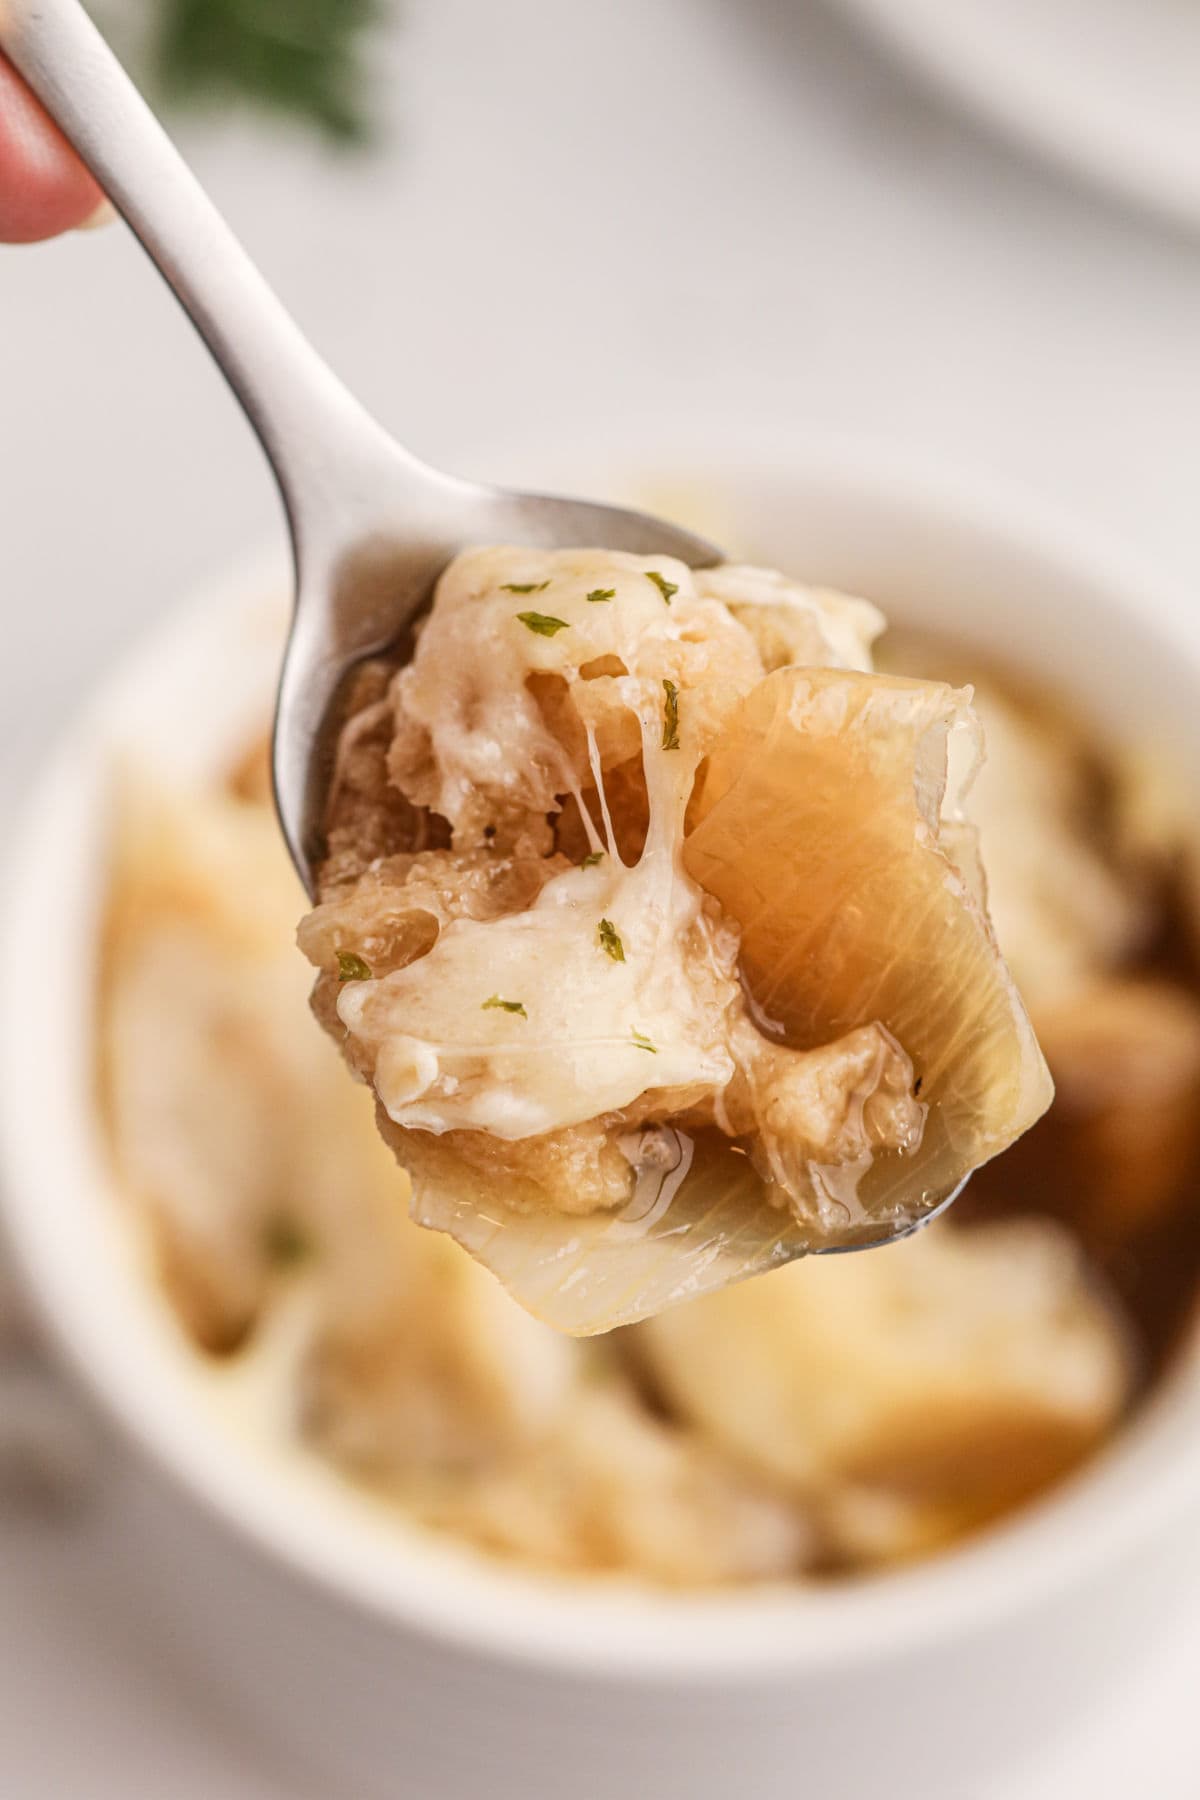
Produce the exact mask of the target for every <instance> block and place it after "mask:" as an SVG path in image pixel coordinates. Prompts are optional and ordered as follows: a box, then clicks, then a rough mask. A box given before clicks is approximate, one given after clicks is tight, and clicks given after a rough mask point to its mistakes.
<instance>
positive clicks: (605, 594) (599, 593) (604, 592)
mask: <svg viewBox="0 0 1200 1800" xmlns="http://www.w3.org/2000/svg"><path fill="white" fill-rule="evenodd" d="M616 597H617V590H616V588H593V589H592V591H591V593H590V594H589V595H588V601H589V603H590V604H591V605H592V606H595V605H596V603H597V601H599V600H615V599H616Z"/></svg>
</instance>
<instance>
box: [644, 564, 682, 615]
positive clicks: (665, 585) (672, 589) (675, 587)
mask: <svg viewBox="0 0 1200 1800" xmlns="http://www.w3.org/2000/svg"><path fill="white" fill-rule="evenodd" d="M646 580H647V581H652V582H653V583H654V585H655V587H656V588H657V589H658V591H659V593H660V594H661V595H662V597H663V599H664V600H665V601H666V603H667V605H668V606H670V604H671V600H672V598H673V596H674V595H676V594H677V593H678V592H679V583H678V582H677V581H668V580H667V578H666V576H665V575H660V574H659V572H658V570H657V569H647V570H646Z"/></svg>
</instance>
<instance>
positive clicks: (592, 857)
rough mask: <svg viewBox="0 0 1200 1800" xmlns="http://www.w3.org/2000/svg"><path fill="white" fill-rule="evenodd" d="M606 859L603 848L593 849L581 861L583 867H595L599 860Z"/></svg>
mask: <svg viewBox="0 0 1200 1800" xmlns="http://www.w3.org/2000/svg"><path fill="white" fill-rule="evenodd" d="M603 861H604V852H603V850H592V851H591V852H589V854H588V855H587V856H585V857H584V859H583V861H582V862H581V863H580V865H579V866H580V868H581V869H594V868H595V866H596V864H597V863H598V862H603Z"/></svg>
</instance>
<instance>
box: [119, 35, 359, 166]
mask: <svg viewBox="0 0 1200 1800" xmlns="http://www.w3.org/2000/svg"><path fill="white" fill-rule="evenodd" d="M385 4H386V0H158V14H159V18H158V26H157V31H156V34H155V39H154V45H153V53H154V62H155V75H156V77H157V80H158V84H159V87H160V88H161V90H162V92H163V94H164V96H165V97H166V98H167V99H168V100H175V101H180V102H185V103H188V104H196V103H200V104H203V103H208V102H218V103H219V102H222V101H228V100H245V101H249V102H251V103H252V104H255V105H258V106H264V107H267V108H269V109H271V110H273V111H275V112H279V113H283V114H286V115H288V116H289V117H291V118H293V119H297V120H300V121H302V122H304V123H307V124H310V125H316V126H318V127H320V129H321V130H323V131H324V132H325V133H326V134H327V135H328V136H329V137H332V138H336V139H339V140H340V141H342V142H344V143H352V142H361V141H362V140H363V139H365V138H367V137H368V136H369V135H370V116H369V113H370V108H369V95H368V90H369V83H368V80H367V69H366V59H365V55H364V48H363V42H364V38H365V36H366V33H367V31H368V28H369V27H370V26H372V25H373V24H375V23H376V22H377V21H378V19H379V18H380V16H381V14H382V12H383V10H384V7H385Z"/></svg>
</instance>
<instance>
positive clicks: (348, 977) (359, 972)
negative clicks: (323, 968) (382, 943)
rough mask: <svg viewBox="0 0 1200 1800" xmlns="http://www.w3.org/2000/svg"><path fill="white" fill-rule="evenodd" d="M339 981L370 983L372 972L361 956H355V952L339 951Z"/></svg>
mask: <svg viewBox="0 0 1200 1800" xmlns="http://www.w3.org/2000/svg"><path fill="white" fill-rule="evenodd" d="M337 965H338V980H339V981H370V979H371V971H370V969H369V968H368V966H367V964H366V963H365V962H364V961H363V959H362V957H361V956H355V954H354V952H353V950H339V951H338V953H337Z"/></svg>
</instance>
